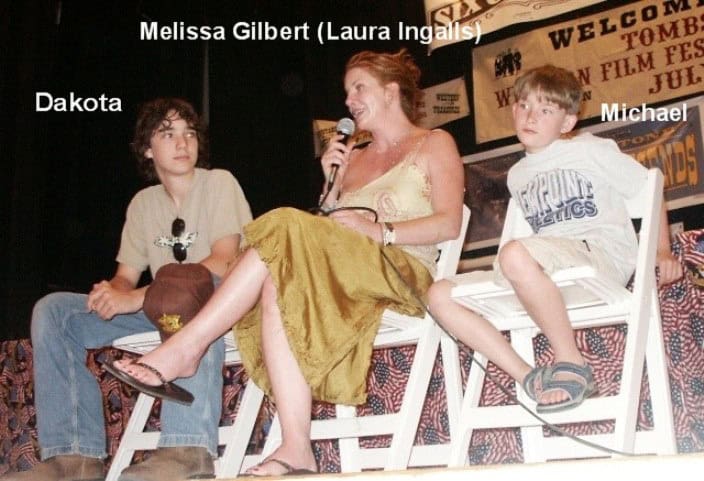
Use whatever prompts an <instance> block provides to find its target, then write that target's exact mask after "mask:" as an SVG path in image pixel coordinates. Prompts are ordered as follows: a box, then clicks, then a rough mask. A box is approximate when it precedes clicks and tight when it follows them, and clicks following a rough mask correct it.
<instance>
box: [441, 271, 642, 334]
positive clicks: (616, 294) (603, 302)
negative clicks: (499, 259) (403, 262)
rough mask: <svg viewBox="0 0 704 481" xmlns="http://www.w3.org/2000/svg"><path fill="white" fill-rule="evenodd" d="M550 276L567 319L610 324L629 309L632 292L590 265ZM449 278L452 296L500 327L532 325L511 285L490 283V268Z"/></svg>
mask: <svg viewBox="0 0 704 481" xmlns="http://www.w3.org/2000/svg"><path fill="white" fill-rule="evenodd" d="M551 279H552V280H553V281H554V282H555V284H556V285H557V286H558V287H559V288H560V292H561V293H562V297H563V300H564V301H565V305H566V306H567V313H568V316H569V318H570V320H571V321H572V322H573V323H575V324H578V323H580V322H584V321H589V323H590V325H591V326H597V325H599V322H598V321H597V320H598V319H601V320H602V321H603V324H611V323H612V320H613V319H614V318H618V317H623V316H624V315H626V314H627V313H628V312H629V309H630V302H631V298H632V296H633V293H632V292H631V291H630V290H628V289H627V288H625V287H624V286H622V285H620V284H618V283H617V282H614V281H613V280H611V279H609V278H607V277H604V276H600V275H599V274H598V273H597V272H596V270H595V269H594V268H592V267H590V266H579V267H572V268H569V269H563V270H560V271H558V272H555V273H554V274H553V275H552V276H551ZM452 281H453V282H454V283H455V284H456V286H455V287H454V288H453V289H452V298H453V299H454V300H455V301H456V302H458V303H460V304H462V305H464V306H466V307H468V308H469V309H471V310H473V311H474V312H477V313H479V314H481V315H482V316H483V317H485V318H486V319H488V320H490V321H491V322H492V324H494V326H496V328H497V329H499V330H500V331H506V330H509V329H517V328H523V327H525V328H528V327H534V326H535V323H534V322H533V321H532V319H531V318H530V317H528V314H527V313H526V311H525V309H524V308H523V305H522V304H521V302H520V301H519V300H518V297H517V296H516V293H515V292H514V291H513V289H512V288H511V287H504V286H500V285H497V284H495V283H494V274H493V272H491V271H474V272H467V273H463V274H458V275H457V276H455V277H453V279H452Z"/></svg>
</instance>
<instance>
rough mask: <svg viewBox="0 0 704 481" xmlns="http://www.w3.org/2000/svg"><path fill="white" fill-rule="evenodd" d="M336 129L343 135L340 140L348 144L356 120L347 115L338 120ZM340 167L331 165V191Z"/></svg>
mask: <svg viewBox="0 0 704 481" xmlns="http://www.w3.org/2000/svg"><path fill="white" fill-rule="evenodd" d="M335 130H336V131H337V133H338V134H340V135H342V139H341V140H340V142H342V143H343V144H346V143H347V140H348V139H349V138H350V136H351V135H352V134H354V130H355V125H354V120H352V119H349V118H347V117H343V118H341V119H340V120H339V121H338V122H337V126H336V127H335ZM339 168H340V166H339V165H338V164H332V166H330V177H329V178H328V192H329V191H330V189H332V186H333V185H334V184H335V177H337V169H339Z"/></svg>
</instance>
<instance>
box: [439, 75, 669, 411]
mask: <svg viewBox="0 0 704 481" xmlns="http://www.w3.org/2000/svg"><path fill="white" fill-rule="evenodd" d="M514 94H515V98H516V102H515V103H514V105H513V120H514V127H515V129H516V134H517V136H518V139H519V141H520V142H521V143H522V144H523V147H524V148H525V152H526V155H525V157H523V158H522V159H521V160H519V161H518V162H517V163H516V164H515V165H514V166H513V167H511V169H510V170H509V172H508V179H507V184H508V188H509V191H510V193H511V196H512V197H513V198H514V200H515V201H516V202H517V204H518V205H519V206H520V207H521V209H522V211H523V215H524V217H525V218H526V220H527V221H528V222H529V223H530V225H531V227H532V230H533V235H532V236H530V237H527V238H523V239H514V240H511V241H509V242H507V243H506V244H505V245H504V246H503V247H502V248H501V250H500V252H499V253H498V255H497V260H496V261H495V263H494V272H495V275H496V278H497V279H496V280H497V282H499V283H505V282H508V283H510V285H511V286H512V287H513V289H514V290H515V292H516V295H517V296H518V298H519V300H520V301H521V303H522V304H523V307H525V309H526V311H527V312H528V314H529V315H530V317H531V319H533V321H534V322H535V323H536V324H537V325H538V327H539V328H540V329H541V330H542V332H543V333H544V334H545V336H546V337H547V339H548V341H549V342H550V345H551V346H552V348H553V351H554V355H555V363H554V364H553V365H551V366H547V367H538V368H533V369H531V366H530V365H529V364H528V363H527V362H526V361H525V360H523V359H522V358H521V357H520V356H519V355H518V354H517V353H516V352H515V351H514V350H513V348H512V347H511V345H510V344H509V343H508V341H507V340H506V339H505V338H504V336H503V335H502V334H501V333H500V332H499V331H498V330H497V329H496V328H495V327H494V326H493V325H492V324H491V323H490V322H488V321H487V320H486V319H484V318H483V317H481V316H479V315H478V314H476V313H474V312H472V311H470V310H468V309H466V308H464V307H462V306H460V305H459V304H458V303H456V302H454V301H453V300H452V299H451V298H450V290H451V289H452V286H453V284H452V283H451V281H439V282H437V283H436V284H434V285H433V286H432V287H431V289H430V293H429V298H430V308H431V310H432V312H433V313H434V314H435V315H436V318H437V320H438V321H439V322H440V323H441V324H442V325H443V326H445V328H446V329H448V330H449V331H450V332H452V333H454V334H455V335H456V336H457V337H458V339H460V340H461V341H462V342H463V343H464V344H466V345H467V346H469V347H471V348H472V349H475V350H477V351H478V352H481V353H482V354H484V355H486V357H487V358H488V359H490V360H491V361H492V362H494V363H495V364H496V365H497V366H498V367H500V368H501V369H503V370H504V371H506V372H507V373H508V374H509V375H510V376H511V377H513V378H514V379H515V380H516V381H517V382H519V383H521V385H522V386H523V389H524V390H525V391H526V393H527V394H528V395H529V397H530V398H531V399H533V400H534V401H536V402H537V411H538V412H541V413H545V412H556V411H561V410H565V409H570V408H573V407H575V406H578V405H579V404H580V403H581V402H582V401H583V400H584V399H585V398H587V397H589V396H590V395H592V394H593V393H595V392H596V390H597V387H596V384H595V382H594V376H593V373H592V368H591V367H590V366H589V365H588V364H587V363H586V361H585V359H584V357H582V354H581V353H580V351H579V349H578V348H577V344H576V341H575V337H574V332H573V330H572V326H571V324H570V321H569V319H568V317H567V309H566V307H565V303H564V301H563V299H562V296H561V294H560V291H559V289H558V287H557V286H556V285H555V284H554V283H553V282H552V280H551V279H550V274H551V273H553V272H555V271H557V270H560V269H563V268H567V267H570V266H575V265H591V266H593V267H594V268H595V269H597V270H598V271H599V272H600V273H602V274H604V275H607V276H610V277H611V278H613V279H615V280H617V281H618V282H620V283H622V284H624V285H625V284H626V283H627V282H628V280H629V278H630V277H631V274H632V273H633V271H634V268H635V254H636V249H637V239H636V234H635V231H634V229H633V225H632V224H631V219H630V218H629V216H628V213H627V211H626V207H625V203H624V199H628V198H631V197H633V196H635V195H636V194H637V193H638V192H639V191H640V190H641V189H642V188H643V187H644V184H645V181H646V177H647V170H646V168H645V167H643V166H642V165H641V164H639V163H638V162H637V161H636V160H634V159H633V158H632V157H630V156H629V155H626V154H624V153H622V152H621V151H620V150H619V148H618V146H617V145H616V143H615V142H614V141H612V140H609V139H604V138H600V137H595V136H593V135H591V134H589V133H585V134H581V135H577V136H575V137H573V138H570V139H567V138H563V136H564V135H565V134H567V133H568V132H570V131H571V130H572V129H573V128H574V126H575V124H576V122H577V114H578V112H579V107H580V101H581V98H582V91H581V87H580V85H579V82H578V81H577V79H576V77H575V76H574V74H572V73H571V72H569V71H567V70H564V69H561V68H558V67H554V66H552V65H546V66H543V67H538V68H535V69H533V70H530V71H528V72H526V73H525V74H523V75H522V76H521V77H519V78H518V80H517V81H516V84H515V86H514ZM661 215H662V223H661V229H660V233H659V244H658V253H657V265H658V268H659V274H660V276H659V282H660V284H666V283H669V282H672V281H674V280H675V279H677V278H679V277H680V276H681V275H682V269H681V266H680V264H679V263H678V262H677V260H676V259H675V258H674V257H673V255H672V253H671V251H670V240H669V229H668V224H667V212H666V210H665V207H664V206H663V210H662V214H661Z"/></svg>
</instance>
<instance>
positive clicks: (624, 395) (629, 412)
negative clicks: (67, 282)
mask: <svg viewBox="0 0 704 481" xmlns="http://www.w3.org/2000/svg"><path fill="white" fill-rule="evenodd" d="M662 186H663V176H662V173H661V172H660V171H659V170H657V169H651V170H650V171H649V172H648V180H647V187H646V188H645V189H644V190H643V191H642V192H641V193H640V194H639V195H638V196H637V197H636V198H634V199H630V200H629V201H628V202H627V208H628V212H629V214H630V216H631V217H632V218H640V219H641V228H640V232H639V247H638V252H637V265H636V271H635V280H634V283H633V290H632V291H629V290H628V289H626V288H625V287H624V286H621V285H619V284H618V283H615V282H613V281H610V280H609V279H605V278H603V277H601V276H599V275H598V273H597V272H595V271H594V269H592V268H589V267H575V268H570V269H565V270H562V271H560V272H557V273H555V274H554V275H553V276H552V279H553V280H554V281H555V283H556V284H557V285H558V286H559V287H560V290H561V291H562V294H563V298H564V299H565V302H566V304H567V306H568V313H569V317H570V319H571V321H572V324H573V326H574V327H575V328H577V329H579V328H584V327H598V326H604V325H609V324H618V323H625V324H626V325H627V330H628V332H627V335H626V340H625V348H624V351H625V352H624V361H623V372H622V376H621V383H620V389H619V393H618V395H614V396H609V397H596V398H592V399H587V400H586V401H584V403H583V404H582V405H581V406H579V407H577V408H575V409H572V410H568V411H564V412H560V413H554V414H550V415H545V416H544V417H545V418H546V420H547V421H549V422H551V423H554V424H566V423H577V422H588V421H595V420H603V419H613V420H614V423H615V426H614V431H613V433H611V434H601V435H594V436H588V437H586V436H585V438H587V439H588V440H590V441H592V442H596V443H598V444H600V445H604V446H607V447H609V448H612V449H616V450H619V451H622V452H628V453H633V452H638V453H645V452H647V453H658V454H668V453H675V452H676V442H675V434H674V421H673V415H672V403H671V400H670V386H669V380H668V373H667V360H666V358H665V350H664V343H663V336H662V326H661V322H660V311H659V303H658V297H657V290H656V284H655V253H656V246H657V242H658V229H659V226H660V208H661V203H662ZM530 234H531V230H530V227H529V226H528V224H527V222H526V221H525V219H523V217H522V216H521V212H520V209H519V208H518V207H517V206H516V205H515V204H514V202H513V201H511V202H510V203H509V206H508V211H507V214H506V220H505V223H504V229H503V233H502V236H501V243H500V244H501V245H503V244H504V243H505V242H507V241H508V240H510V239H515V238H520V237H525V236H526V235H530ZM491 278H492V274H491V272H471V273H466V274H461V275H458V276H456V278H455V281H456V283H457V286H456V287H454V288H453V289H452V297H453V299H454V300H455V301H457V302H459V303H461V304H463V305H465V306H467V307H468V308H470V309H471V310H473V311H475V312H477V313H479V314H481V315H483V316H484V317H486V318H487V319H488V320H489V321H491V322H492V323H493V324H494V325H495V326H496V327H497V328H498V329H499V330H501V331H509V332H510V337H511V344H512V345H513V347H514V348H515V349H516V350H517V352H518V353H519V354H520V355H521V356H522V357H523V358H524V359H526V360H527V361H528V362H529V363H532V362H533V360H534V352H533V337H534V336H535V335H536V334H537V333H538V329H537V328H536V326H535V324H534V323H533V321H532V320H531V319H530V318H529V317H528V316H527V315H526V312H525V310H523V307H522V306H521V304H520V303H519V302H518V300H517V298H516V296H515V295H514V293H513V291H512V290H511V289H505V288H501V287H499V286H497V285H495V284H494V283H493V282H492V281H491ZM474 355H475V357H476V358H477V359H478V360H479V361H480V362H482V364H483V365H484V366H486V363H487V361H486V358H485V357H483V356H481V355H479V354H478V353H475V354H474ZM646 357H647V361H648V362H647V369H648V381H649V385H650V395H651V403H652V414H653V421H654V429H652V430H649V431H638V432H636V421H637V415H638V407H639V395H640V388H641V377H642V374H643V363H644V360H645V358H646ZM484 377H485V375H484V372H483V370H481V369H479V368H478V367H476V366H473V367H472V368H471V369H470V375H469V379H468V383H467V387H466V391H465V395H464V399H463V403H462V408H461V414H460V425H459V431H460V433H459V434H458V435H457V436H456V437H454V438H453V439H452V449H451V455H450V464H449V465H450V466H462V465H464V464H465V463H469V458H468V449H469V444H470V441H471V436H472V432H473V430H475V429H492V428H507V427H521V439H522V444H523V455H524V460H525V462H540V461H546V460H549V459H563V458H582V457H592V456H608V454H606V453H604V452H602V451H600V450H597V449H595V448H591V447H588V446H584V445H582V444H580V443H577V442H576V441H574V440H572V439H569V438H568V437H564V436H549V437H546V436H543V428H542V426H541V425H540V423H539V422H537V421H536V419H535V418H533V417H532V416H531V415H530V414H528V413H527V412H525V411H524V410H523V409H522V408H521V407H520V406H518V405H515V404H513V405H506V406H479V401H480V397H481V393H482V386H483V383H484ZM516 392H517V393H518V398H519V399H520V400H521V401H522V402H524V403H527V404H528V405H531V401H530V400H529V399H528V397H527V396H526V395H525V393H524V392H523V391H522V389H520V387H517V388H516ZM532 405H534V403H533V404H532Z"/></svg>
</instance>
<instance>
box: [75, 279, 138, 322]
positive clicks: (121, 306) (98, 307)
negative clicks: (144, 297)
mask: <svg viewBox="0 0 704 481" xmlns="http://www.w3.org/2000/svg"><path fill="white" fill-rule="evenodd" d="M87 304H88V306H87V307H88V309H89V310H91V311H94V312H95V313H96V314H98V316H100V318H101V319H104V320H106V321H107V320H110V319H112V318H113V317H115V316H116V315H117V314H125V313H128V312H137V311H138V310H139V309H140V308H141V303H140V301H139V299H138V297H137V296H135V291H124V290H120V289H116V288H115V287H113V286H112V285H111V284H110V283H109V282H108V281H101V282H99V283H97V284H93V289H92V290H91V291H90V293H89V294H88V302H87Z"/></svg>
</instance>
